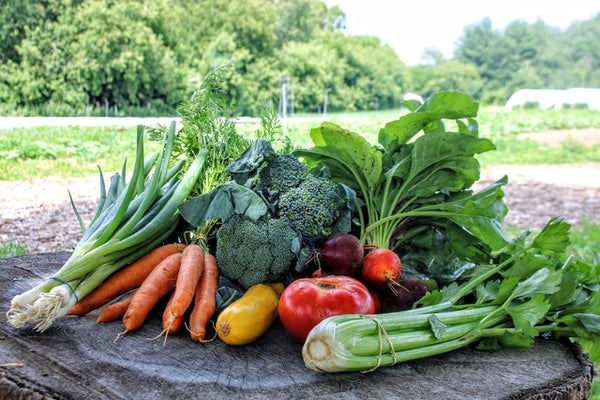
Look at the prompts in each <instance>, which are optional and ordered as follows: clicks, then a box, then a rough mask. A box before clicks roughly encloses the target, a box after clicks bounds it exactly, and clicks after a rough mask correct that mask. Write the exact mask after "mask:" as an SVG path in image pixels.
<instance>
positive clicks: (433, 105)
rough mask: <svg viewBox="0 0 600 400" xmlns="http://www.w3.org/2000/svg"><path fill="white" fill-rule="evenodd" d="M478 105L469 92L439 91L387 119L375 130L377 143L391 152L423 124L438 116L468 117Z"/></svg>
mask: <svg viewBox="0 0 600 400" xmlns="http://www.w3.org/2000/svg"><path fill="white" fill-rule="evenodd" d="M478 109H479V104H478V103H477V102H476V101H475V100H474V99H473V98H472V97H471V96H469V95H467V94H464V93H459V92H441V93H435V94H433V95H431V96H430V97H429V98H428V99H427V100H425V102H424V103H423V104H422V105H421V106H420V107H419V108H417V109H416V110H415V111H414V112H412V113H410V114H406V115H404V116H402V117H400V118H399V119H397V120H395V121H391V122H388V123H387V124H386V125H385V126H384V127H383V128H382V129H381V130H380V132H379V143H380V144H381V145H382V146H383V147H384V148H385V149H386V151H394V150H395V149H396V148H397V147H398V146H400V145H403V144H405V143H408V141H409V140H410V139H412V137H413V136H414V135H416V134H417V133H418V132H420V131H421V130H423V129H424V128H425V127H426V126H427V125H429V124H431V123H433V122H436V121H438V120H440V119H460V118H471V117H475V116H476V115H477V111H478Z"/></svg>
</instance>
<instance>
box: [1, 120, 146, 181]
mask: <svg viewBox="0 0 600 400" xmlns="http://www.w3.org/2000/svg"><path fill="white" fill-rule="evenodd" d="M135 131H136V128H135V127H126V128H120V127H78V126H68V127H36V128H16V129H10V130H1V131H0V180H26V179H34V178H45V177H49V176H53V177H62V178H66V177H80V176H88V175H95V174H97V171H98V170H97V166H100V167H101V168H102V170H103V171H104V172H105V173H112V172H114V171H120V170H121V166H122V164H123V161H124V159H125V158H127V159H128V160H131V162H133V160H134V156H135ZM145 146H146V151H147V152H148V151H152V150H156V149H157V148H158V147H157V146H158V144H157V143H156V142H150V141H146V143H145Z"/></svg>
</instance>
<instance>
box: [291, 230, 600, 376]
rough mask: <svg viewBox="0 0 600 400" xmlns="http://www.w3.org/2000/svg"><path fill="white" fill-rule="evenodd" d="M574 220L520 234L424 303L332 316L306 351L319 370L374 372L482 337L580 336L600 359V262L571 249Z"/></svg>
mask: <svg viewBox="0 0 600 400" xmlns="http://www.w3.org/2000/svg"><path fill="white" fill-rule="evenodd" d="M568 231H569V224H567V223H566V222H564V221H562V220H561V219H552V220H551V221H549V222H548V224H547V225H546V226H545V228H544V229H543V230H542V231H541V232H540V233H539V234H537V235H536V236H535V237H533V238H531V235H530V234H529V233H526V234H524V235H522V236H521V237H519V238H517V239H516V240H514V241H513V242H511V243H510V244H508V245H507V246H505V248H503V249H502V250H501V251H499V252H497V253H496V254H495V257H494V261H492V262H490V263H484V264H479V265H478V266H477V267H476V268H474V269H472V270H470V271H468V272H467V273H466V274H465V275H467V277H468V279H467V280H466V281H465V282H463V283H462V284H458V283H453V284H451V285H449V286H448V287H446V288H444V290H442V291H434V292H432V293H429V294H427V295H426V296H425V297H424V298H423V299H422V300H421V304H422V305H423V306H422V307H419V308H413V309H411V310H408V311H401V312H395V313H387V314H378V315H373V316H368V315H366V316H365V315H344V316H335V317H331V318H328V319H326V320H324V321H323V322H321V323H320V324H319V325H317V326H316V327H315V328H314V329H313V330H312V331H311V333H310V334H309V336H308V338H307V340H306V342H305V344H304V347H303V356H304V360H305V363H306V365H307V366H308V367H309V368H311V369H314V370H317V371H329V372H336V371H356V370H360V371H369V370H373V369H376V368H378V367H380V366H386V365H393V364H395V363H398V362H403V361H408V360H414V359H417V358H423V357H428V356H432V355H436V354H441V353H445V352H449V351H452V350H456V349H459V348H463V347H466V346H469V345H471V344H477V346H478V347H479V348H482V349H488V350H489V349H496V348H498V347H499V346H507V347H521V348H528V347H531V346H532V345H533V344H534V343H535V339H541V338H549V337H552V338H555V339H566V340H575V341H578V342H579V343H580V344H581V345H582V347H583V348H584V350H586V351H587V352H588V353H589V355H590V358H591V360H592V361H593V362H595V363H598V362H600V292H599V291H598V289H600V266H598V265H596V266H595V267H594V266H592V265H588V264H585V263H582V262H579V261H577V260H574V259H572V258H571V257H570V256H567V254H566V249H567V246H568V244H569V237H568Z"/></svg>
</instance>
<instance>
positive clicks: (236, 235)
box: [215, 214, 300, 289]
mask: <svg viewBox="0 0 600 400" xmlns="http://www.w3.org/2000/svg"><path fill="white" fill-rule="evenodd" d="M299 250H300V236H299V235H298V233H297V232H296V231H294V230H293V229H292V228H291V226H290V224H289V222H288V221H286V220H284V219H278V218H269V217H268V216H266V217H263V218H260V219H259V220H257V221H256V222H254V221H252V220H250V219H248V218H245V217H243V216H241V215H237V214H235V215H233V216H232V217H231V218H229V219H227V220H225V221H224V222H223V224H222V225H221V227H220V228H219V229H218V231H217V246H216V252H215V256H216V258H217V263H218V265H219V270H220V271H221V273H222V274H223V276H225V277H226V278H228V279H230V280H232V281H235V282H237V283H238V284H239V285H241V286H242V287H244V288H246V289H247V288H249V287H250V286H252V285H255V284H258V283H265V282H274V281H277V280H280V279H281V278H283V277H284V276H285V275H287V274H288V273H289V272H291V271H292V270H293V268H294V266H295V263H296V256H297V253H298V251H299Z"/></svg>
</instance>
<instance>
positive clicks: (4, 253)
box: [0, 242, 27, 258]
mask: <svg viewBox="0 0 600 400" xmlns="http://www.w3.org/2000/svg"><path fill="white" fill-rule="evenodd" d="M24 254H27V248H26V247H25V246H21V245H20V244H18V243H14V242H10V243H8V244H3V245H0V258H6V257H13V256H21V255H24Z"/></svg>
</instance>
